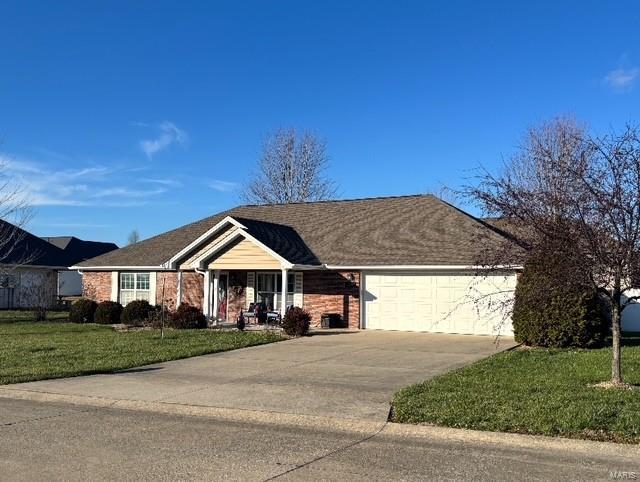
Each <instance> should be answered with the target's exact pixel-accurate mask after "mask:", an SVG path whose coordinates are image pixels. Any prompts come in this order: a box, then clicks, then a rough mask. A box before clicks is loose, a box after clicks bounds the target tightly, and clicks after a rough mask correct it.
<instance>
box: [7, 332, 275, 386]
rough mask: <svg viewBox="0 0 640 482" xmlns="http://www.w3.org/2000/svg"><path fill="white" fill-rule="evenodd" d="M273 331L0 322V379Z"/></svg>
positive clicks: (63, 373)
mask: <svg viewBox="0 0 640 482" xmlns="http://www.w3.org/2000/svg"><path fill="white" fill-rule="evenodd" d="M283 339H284V338H283V337H282V336H281V335H280V334H278V333H274V332H231V331H224V332H222V331H214V330H167V331H165V336H164V340H163V339H161V338H160V333H159V332H158V331H156V330H154V331H130V332H116V331H114V330H113V329H112V328H111V327H110V326H102V325H82V324H73V323H11V324H0V384H7V383H18V382H26V381H33V380H42V379H46V378H60V377H70V376H77V375H88V374H93V373H108V372H112V371H114V370H123V369H126V368H132V367H138V366H142V365H149V364H151V363H158V362H163V361H168V360H177V359H179V358H188V357H192V356H198V355H205V354H207V353H216V352H221V351H227V350H235V349H237V348H244V347H248V346H254V345H262V344H265V343H272V342H276V341H280V340H283Z"/></svg>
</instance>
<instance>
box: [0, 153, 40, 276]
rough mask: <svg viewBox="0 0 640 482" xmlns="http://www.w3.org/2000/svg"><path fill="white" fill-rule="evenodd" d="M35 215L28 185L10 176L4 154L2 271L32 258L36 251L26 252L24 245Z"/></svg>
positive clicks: (0, 169) (0, 163)
mask: <svg viewBox="0 0 640 482" xmlns="http://www.w3.org/2000/svg"><path fill="white" fill-rule="evenodd" d="M31 216H32V210H31V207H30V204H29V199H28V196H27V195H26V193H25V189H24V186H21V185H20V184H18V183H17V182H16V180H15V179H14V178H13V177H12V176H11V175H10V172H9V170H8V161H6V160H5V159H3V158H2V157H1V156H0V274H6V273H7V272H8V271H10V270H13V269H15V268H16V267H17V266H19V265H23V264H27V263H28V262H30V261H31V260H32V257H33V256H34V254H35V253H29V252H26V251H25V250H24V247H23V246H21V241H22V240H23V239H24V238H25V236H26V232H25V231H24V230H23V228H24V226H25V225H26V224H27V223H28V221H29V220H30V219H31ZM21 248H22V249H21Z"/></svg>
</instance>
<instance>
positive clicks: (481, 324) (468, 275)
mask: <svg viewBox="0 0 640 482" xmlns="http://www.w3.org/2000/svg"><path fill="white" fill-rule="evenodd" d="M516 281H517V280H516V274H515V273H514V272H505V273H504V274H492V275H488V276H483V277H481V276H476V275H475V273H473V272H471V271H464V270H459V271H442V272H436V271H414V272H410V271H405V272H402V271H398V272H393V271H371V272H363V273H362V294H363V317H362V319H363V325H364V328H368V329H374V330H399V331H431V332H443V333H464V334H475V335H497V334H502V335H512V334H513V329H512V326H511V320H510V319H507V320H504V319H503V317H502V316H501V315H500V314H499V313H497V312H496V309H495V307H496V304H499V303H500V302H503V301H505V300H509V299H511V298H512V297H513V292H514V290H515V286H516ZM487 295H491V296H487ZM478 300H481V301H478ZM490 304H491V306H489V305H490Z"/></svg>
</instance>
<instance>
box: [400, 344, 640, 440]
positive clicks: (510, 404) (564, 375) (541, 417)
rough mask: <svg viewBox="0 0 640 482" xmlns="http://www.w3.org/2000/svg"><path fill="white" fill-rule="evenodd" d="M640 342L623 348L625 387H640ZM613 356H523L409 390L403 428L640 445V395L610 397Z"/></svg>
mask: <svg viewBox="0 0 640 482" xmlns="http://www.w3.org/2000/svg"><path fill="white" fill-rule="evenodd" d="M638 341H639V340H638V338H633V339H629V338H627V339H626V344H627V346H625V347H624V348H623V349H622V368H623V376H624V377H625V381H626V382H628V383H632V384H640V347H639V346H636V345H637V344H638ZM610 370H611V350H610V349H609V348H603V349H599V350H560V349H555V350H552V349H516V350H513V351H509V352H505V353H500V354H497V355H494V356H492V357H490V358H487V359H485V360H481V361H479V362H477V363H475V364H473V365H470V366H468V367H466V368H462V369H460V370H457V371H454V372H452V373H449V374H446V375H443V376H441V377H438V378H435V379H433V380H429V381H426V382H424V383H420V384H417V385H413V386H410V387H407V388H404V389H402V390H401V391H400V392H398V393H396V395H395V397H394V400H393V416H392V419H393V421H395V422H402V423H431V424H437V425H445V426H448V427H458V428H468V429H475V430H490V431H500V432H519V433H528V434H542V435H558V436H563V437H572V438H588V439H595V440H610V441H615V442H627V443H638V442H640V389H636V390H605V389H602V388H595V387H592V386H590V385H592V384H594V383H597V382H601V381H604V380H607V379H608V378H609V377H610Z"/></svg>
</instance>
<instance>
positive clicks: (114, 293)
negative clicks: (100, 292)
mask: <svg viewBox="0 0 640 482" xmlns="http://www.w3.org/2000/svg"><path fill="white" fill-rule="evenodd" d="M119 276H120V274H119V273H118V272H117V271H112V272H111V301H118V285H119V283H118V282H119V281H120V280H119V279H118V278H119ZM96 301H99V300H96Z"/></svg>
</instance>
